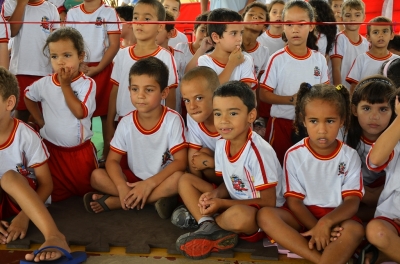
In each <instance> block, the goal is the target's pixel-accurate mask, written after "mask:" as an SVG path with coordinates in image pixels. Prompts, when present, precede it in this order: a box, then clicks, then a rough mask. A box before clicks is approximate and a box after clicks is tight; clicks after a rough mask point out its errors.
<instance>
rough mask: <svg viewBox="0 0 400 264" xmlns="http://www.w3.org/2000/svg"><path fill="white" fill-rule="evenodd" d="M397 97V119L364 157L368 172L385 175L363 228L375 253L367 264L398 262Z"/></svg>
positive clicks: (399, 125)
mask: <svg viewBox="0 0 400 264" xmlns="http://www.w3.org/2000/svg"><path fill="white" fill-rule="evenodd" d="M399 94H400V91H399V90H397V92H396V96H395V102H394V104H395V110H396V114H397V117H396V118H395V120H394V121H393V123H392V124H391V125H390V126H389V127H388V128H387V129H386V130H385V132H383V133H382V135H380V137H379V138H378V140H377V141H376V142H375V144H374V145H373V147H372V148H371V150H370V152H369V154H368V156H367V166H368V169H370V170H373V171H377V172H378V171H381V170H385V172H386V180H385V186H384V188H383V191H382V193H381V196H380V197H379V201H378V207H377V208H376V212H375V218H374V219H373V220H372V221H371V222H369V223H368V225H367V227H366V236H367V239H368V241H369V242H370V243H371V244H372V245H374V246H375V247H376V248H377V249H378V250H379V251H376V253H375V254H373V255H374V256H367V258H370V262H369V263H372V258H373V257H377V260H376V263H382V262H385V261H389V260H391V261H395V262H400V251H399V247H400V213H399V212H400V210H399V202H398V201H399V192H400V178H399V177H398V175H399V174H398V173H399V169H400V168H399V153H400V143H399V141H400V133H399V132H400V117H399V113H400V101H399ZM365 263H367V262H365Z"/></svg>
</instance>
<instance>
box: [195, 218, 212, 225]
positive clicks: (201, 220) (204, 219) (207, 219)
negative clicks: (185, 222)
mask: <svg viewBox="0 0 400 264" xmlns="http://www.w3.org/2000/svg"><path fill="white" fill-rule="evenodd" d="M205 221H214V218H212V217H211V216H203V217H201V218H200V220H199V222H198V224H199V225H200V224H201V223H203V222H205Z"/></svg>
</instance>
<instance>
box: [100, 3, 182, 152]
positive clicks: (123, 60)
mask: <svg viewBox="0 0 400 264" xmlns="http://www.w3.org/2000/svg"><path fill="white" fill-rule="evenodd" d="M164 20H165V9H164V7H163V6H162V4H161V3H160V2H159V1H157V0H139V1H138V3H137V4H136V5H135V8H134V11H133V21H136V22H138V21H147V22H151V21H164ZM132 27H133V33H134V34H135V37H136V44H135V45H133V46H131V47H129V48H126V49H121V50H120V51H119V52H118V53H117V55H116V56H115V58H114V67H113V71H112V74H111V82H112V83H113V87H112V90H111V93H110V100H109V105H108V115H107V123H106V129H105V141H104V157H106V155H107V154H108V151H109V144H110V141H111V139H112V137H113V136H114V132H115V123H114V122H115V121H119V120H120V119H121V118H122V117H124V116H125V115H127V114H129V113H130V112H132V111H133V110H135V107H134V106H133V105H132V103H131V101H130V100H129V89H128V87H129V69H130V68H131V66H132V64H134V63H136V62H137V61H138V60H140V59H143V58H147V57H151V56H153V57H156V58H159V59H160V60H162V61H163V62H164V63H165V64H166V65H167V67H168V68H169V69H171V70H170V71H169V76H168V88H169V93H168V96H167V97H166V98H165V99H164V100H163V104H165V105H166V106H168V107H169V108H171V109H175V107H176V98H175V96H176V95H175V90H176V88H177V87H178V74H177V72H176V63H175V59H174V57H173V55H172V54H171V52H169V51H168V50H165V49H163V48H162V47H160V46H158V45H157V44H156V43H155V42H156V37H157V35H158V33H159V32H160V31H161V30H162V29H163V28H164V24H133V26H132Z"/></svg>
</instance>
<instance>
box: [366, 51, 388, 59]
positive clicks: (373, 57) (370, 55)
mask: <svg viewBox="0 0 400 264" xmlns="http://www.w3.org/2000/svg"><path fill="white" fill-rule="evenodd" d="M366 53H367V55H368V56H369V57H370V58H371V59H374V60H377V61H385V60H388V59H389V58H390V57H392V55H393V54H392V53H391V52H390V51H389V54H388V55H386V56H385V57H375V56H374V55H372V54H371V53H370V52H369V51H367V52H366Z"/></svg>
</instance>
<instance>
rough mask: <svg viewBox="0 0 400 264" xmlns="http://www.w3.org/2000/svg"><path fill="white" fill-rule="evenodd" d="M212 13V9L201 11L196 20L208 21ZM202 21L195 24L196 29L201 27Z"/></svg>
mask: <svg viewBox="0 0 400 264" xmlns="http://www.w3.org/2000/svg"><path fill="white" fill-rule="evenodd" d="M209 14H210V11H206V12H204V13H201V14H200V15H198V16H197V17H196V19H195V21H196V22H202V21H207V20H208V15H209ZM201 24H202V23H196V24H194V31H196V30H197V28H198V27H200V25H201Z"/></svg>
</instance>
